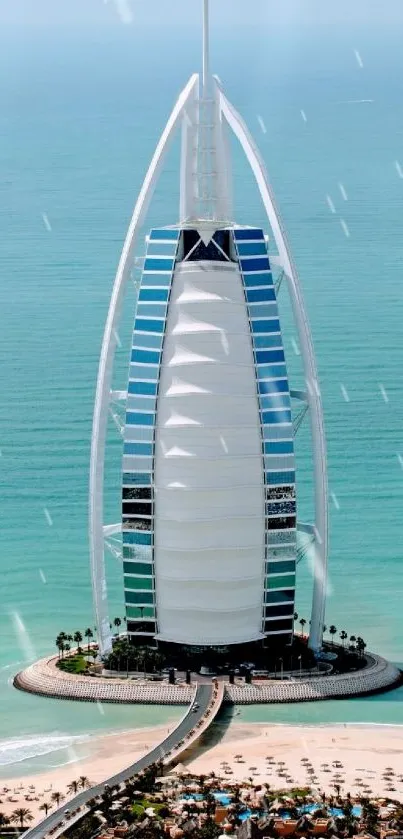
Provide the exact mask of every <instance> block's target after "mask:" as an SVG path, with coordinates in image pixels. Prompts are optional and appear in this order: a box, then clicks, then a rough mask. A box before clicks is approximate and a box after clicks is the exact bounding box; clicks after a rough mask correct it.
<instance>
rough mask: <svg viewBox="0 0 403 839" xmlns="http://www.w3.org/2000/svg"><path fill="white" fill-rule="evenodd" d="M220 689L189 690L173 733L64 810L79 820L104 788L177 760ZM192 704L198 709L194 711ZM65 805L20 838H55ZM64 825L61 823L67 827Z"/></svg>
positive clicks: (203, 725) (205, 723) (211, 713)
mask: <svg viewBox="0 0 403 839" xmlns="http://www.w3.org/2000/svg"><path fill="white" fill-rule="evenodd" d="M223 697H224V687H223V685H217V684H216V683H214V682H213V683H211V682H210V684H200V685H198V686H197V688H196V689H194V688H193V700H192V702H191V705H190V706H189V709H188V711H187V713H186V714H185V716H184V717H183V718H182V719H181V721H180V722H179V724H178V725H177V727H176V728H175V729H174V731H171V733H170V734H169V735H168V737H166V738H165V739H164V740H162V742H161V743H159V744H158V746H155V747H154V748H153V749H152V750H151V751H150V752H148V754H146V755H144V757H141V758H140V759H139V760H137V761H136V763H133V764H131V766H128V768H127V769H124V770H123V771H122V772H118V774H117V775H113V777H112V778H108V779H107V780H106V781H105V782H104V783H102V784H98V785H97V786H95V787H91V788H90V789H88V790H85V791H84V792H80V793H79V794H78V795H76V796H75V797H74V798H73V799H71V801H69V804H68V808H69V811H70V812H73V811H75V810H77V808H78V807H81V808H82V814H81V818H82V817H83V816H84V815H85V814H86V813H87V812H88V808H87V806H86V805H87V804H88V801H90V800H91V799H92V798H95V797H97V796H99V795H103V793H104V792H105V786H106V785H109V786H110V787H111V786H114V785H117V784H121V783H124V782H125V781H128V780H129V778H132V777H133V776H134V775H137V774H138V773H139V772H141V771H142V770H143V769H146V768H147V767H148V766H150V765H151V764H152V763H157V762H158V761H160V760H161V759H162V760H164V763H165V764H166V765H169V764H170V763H172V762H173V761H176V760H178V759H179V757H180V755H181V753H183V752H184V751H186V750H187V749H189V748H190V746H191V745H193V744H194V743H195V742H196V741H197V740H198V739H199V738H200V736H201V735H202V734H203V733H204V731H206V730H207V728H208V727H209V726H210V725H211V723H212V722H213V720H214V719H215V717H216V716H217V714H218V712H219V710H220V707H221V705H222V702H223ZM195 703H197V705H198V706H199V707H198V708H197V710H194V706H195ZM65 811H66V806H63V807H59V809H58V810H55V811H54V812H53V813H51V814H50V815H48V816H47V818H45V819H44V820H43V821H42V822H41V823H40V824H39V825H37V826H36V827H32V828H30V829H29V830H27V831H26V832H25V833H24V834H23V836H24V839H45V837H46V836H48V834H49V832H50V831H52V835H57V833H58V832H59V831H58V830H57V828H59V827H61V823H62V822H63V820H64V818H65ZM77 821H79V819H77V817H76V816H74V817H73V818H72V819H71V824H73V823H74V822H77ZM67 826H68V822H67V821H66V823H65V828H67Z"/></svg>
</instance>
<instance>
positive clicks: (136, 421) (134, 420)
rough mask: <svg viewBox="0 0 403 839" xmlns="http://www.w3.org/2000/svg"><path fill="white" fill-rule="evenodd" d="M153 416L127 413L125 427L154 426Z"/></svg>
mask: <svg viewBox="0 0 403 839" xmlns="http://www.w3.org/2000/svg"><path fill="white" fill-rule="evenodd" d="M154 423H155V414H140V413H127V414H126V425H154Z"/></svg>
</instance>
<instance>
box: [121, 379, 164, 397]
mask: <svg viewBox="0 0 403 839" xmlns="http://www.w3.org/2000/svg"><path fill="white" fill-rule="evenodd" d="M128 392H129V393H134V394H136V395H143V396H156V395H157V383H156V382H129V385H128Z"/></svg>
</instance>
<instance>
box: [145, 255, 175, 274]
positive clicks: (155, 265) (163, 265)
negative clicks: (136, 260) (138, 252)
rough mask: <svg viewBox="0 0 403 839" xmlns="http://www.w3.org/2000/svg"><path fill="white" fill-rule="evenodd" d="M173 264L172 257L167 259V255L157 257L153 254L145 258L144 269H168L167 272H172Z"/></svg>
mask: <svg viewBox="0 0 403 839" xmlns="http://www.w3.org/2000/svg"><path fill="white" fill-rule="evenodd" d="M174 265H175V260H174V259H169V258H168V257H163V258H162V259H159V258H158V257H156V256H153V257H151V258H150V259H146V260H145V262H144V271H169V273H170V274H172V271H173V269H174Z"/></svg>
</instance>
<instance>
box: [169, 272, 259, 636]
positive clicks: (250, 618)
mask: <svg viewBox="0 0 403 839" xmlns="http://www.w3.org/2000/svg"><path fill="white" fill-rule="evenodd" d="M155 443H156V445H155V473H154V477H155V528H154V530H155V535H154V540H155V541H154V546H155V548H154V551H155V553H154V561H155V585H156V602H157V615H158V631H159V637H160V638H161V639H164V640H167V641H176V642H179V643H188V644H229V643H232V644H233V643H240V642H244V641H251V640H255V639H257V638H259V637H261V635H262V606H263V590H264V481H263V459H262V441H261V430H260V422H259V407H258V400H257V392H256V376H255V366H254V358H253V351H252V343H251V337H250V331H249V321H248V316H247V309H246V305H245V300H244V292H243V286H242V278H241V275H240V273H239V270H238V267H237V266H236V265H232V264H231V265H227V264H224V265H222V264H220V265H214V266H212V265H211V264H210V263H196V264H195V263H193V264H192V263H182V264H181V265H179V266H178V267H177V269H176V272H175V276H174V281H173V286H172V292H171V298H170V304H169V310H168V318H167V325H166V334H165V340H164V351H163V358H162V365H161V376H160V385H159V396H158V411H157V423H156V439H155Z"/></svg>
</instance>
